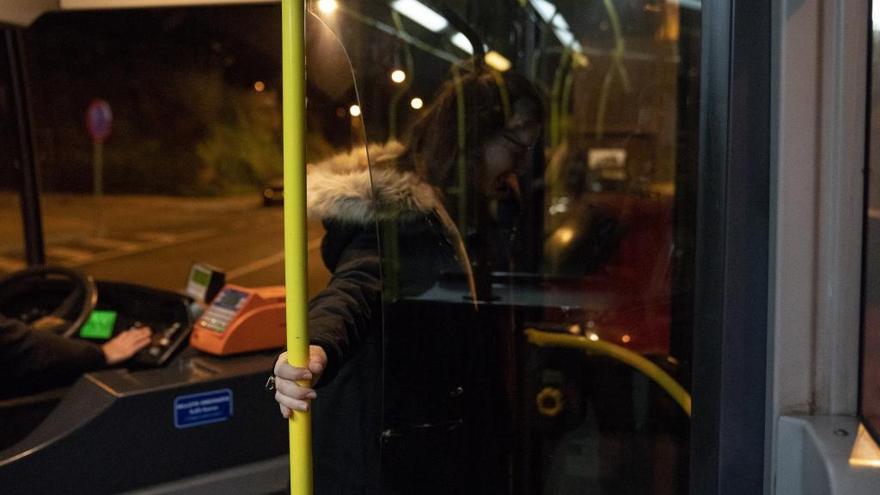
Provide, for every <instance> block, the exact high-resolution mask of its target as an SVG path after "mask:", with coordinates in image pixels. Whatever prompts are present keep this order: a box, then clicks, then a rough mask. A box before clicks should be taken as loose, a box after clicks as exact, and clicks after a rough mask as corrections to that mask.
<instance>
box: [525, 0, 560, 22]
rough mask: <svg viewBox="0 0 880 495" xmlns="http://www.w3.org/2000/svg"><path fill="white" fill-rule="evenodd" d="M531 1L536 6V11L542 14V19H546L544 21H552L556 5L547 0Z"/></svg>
mask: <svg viewBox="0 0 880 495" xmlns="http://www.w3.org/2000/svg"><path fill="white" fill-rule="evenodd" d="M530 3H531V4H532V7H534V8H535V11H536V12H538V15H539V16H541V19H544V22H550V19H552V18H553V14H555V13H556V6H555V5H553V4H552V3H550V2H548V1H547V0H530Z"/></svg>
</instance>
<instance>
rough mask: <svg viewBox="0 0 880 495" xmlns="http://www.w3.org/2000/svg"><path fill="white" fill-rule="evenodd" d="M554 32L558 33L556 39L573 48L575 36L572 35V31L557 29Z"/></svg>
mask: <svg viewBox="0 0 880 495" xmlns="http://www.w3.org/2000/svg"><path fill="white" fill-rule="evenodd" d="M553 32H554V33H556V37H557V38H559V42H560V43H562V44H563V45H564V46H571V44H572V43H574V35H573V34H571V31H569V30H567V29H559V28H556V29H554V30H553Z"/></svg>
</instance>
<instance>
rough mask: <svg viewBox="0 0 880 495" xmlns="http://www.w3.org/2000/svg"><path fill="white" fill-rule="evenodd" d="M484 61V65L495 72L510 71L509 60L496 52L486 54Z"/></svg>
mask: <svg viewBox="0 0 880 495" xmlns="http://www.w3.org/2000/svg"><path fill="white" fill-rule="evenodd" d="M484 60H485V61H486V65H488V66H489V67H491V68H493V69H495V70H497V71H498V72H504V71H506V70H509V69H510V60H507V58H506V57H505V56H504V55H502V54H500V53H498V52H496V51H495V50H492V51H490V52H489V53H487V54H486V57H485V58H484Z"/></svg>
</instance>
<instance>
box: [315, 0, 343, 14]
mask: <svg viewBox="0 0 880 495" xmlns="http://www.w3.org/2000/svg"><path fill="white" fill-rule="evenodd" d="M338 7H339V3H338V2H337V1H336V0H318V10H320V11H321V12H323V13H325V14H332V13H333V12H335V11H336V9H337V8H338Z"/></svg>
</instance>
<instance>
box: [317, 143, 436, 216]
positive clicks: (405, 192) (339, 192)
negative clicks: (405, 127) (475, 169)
mask: <svg viewBox="0 0 880 495" xmlns="http://www.w3.org/2000/svg"><path fill="white" fill-rule="evenodd" d="M403 151H404V147H403V145H402V144H400V143H399V142H397V141H391V142H389V143H387V144H384V145H382V144H372V145H370V146H369V150H367V149H365V148H363V147H359V148H357V149H355V150H354V151H351V152H350V153H343V154H339V155H336V156H333V157H331V158H329V159H327V160H325V161H323V162H320V163H318V164H317V165H313V166H310V167H309V170H308V177H307V186H306V191H307V204H308V214H309V217H311V218H318V219H321V220H325V219H333V220H338V221H342V222H346V223H355V224H367V223H371V222H374V221H376V220H378V219H381V218H383V217H384V216H387V215H388V214H389V213H392V212H395V211H416V212H420V213H430V212H433V211H437V210H443V204H442V203H441V201H440V198H439V196H438V195H437V192H436V191H435V190H434V188H433V187H431V185H430V184H427V183H426V182H424V181H423V180H421V179H420V178H419V177H418V176H416V174H414V173H412V172H402V171H400V170H398V168H397V159H398V157H399V156H400V155H401V154H402V153H403ZM368 154H369V158H368ZM370 164H372V167H371V166H370Z"/></svg>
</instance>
